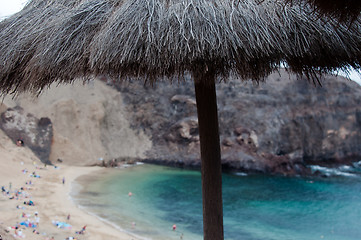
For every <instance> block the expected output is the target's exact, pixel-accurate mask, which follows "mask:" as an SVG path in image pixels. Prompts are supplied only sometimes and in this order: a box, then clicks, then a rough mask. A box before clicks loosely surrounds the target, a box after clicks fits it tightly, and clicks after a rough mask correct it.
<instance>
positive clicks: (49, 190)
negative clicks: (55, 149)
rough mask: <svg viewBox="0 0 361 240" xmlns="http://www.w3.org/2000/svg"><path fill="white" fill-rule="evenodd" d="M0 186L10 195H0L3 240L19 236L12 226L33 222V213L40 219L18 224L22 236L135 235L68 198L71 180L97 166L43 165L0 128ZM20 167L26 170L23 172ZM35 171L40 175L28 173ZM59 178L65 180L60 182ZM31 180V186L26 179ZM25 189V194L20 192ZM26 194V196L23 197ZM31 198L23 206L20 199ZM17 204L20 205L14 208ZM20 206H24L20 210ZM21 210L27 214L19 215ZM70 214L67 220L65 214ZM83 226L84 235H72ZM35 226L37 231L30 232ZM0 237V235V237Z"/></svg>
mask: <svg viewBox="0 0 361 240" xmlns="http://www.w3.org/2000/svg"><path fill="white" fill-rule="evenodd" d="M0 156H1V160H0V187H1V186H4V188H5V189H6V190H7V191H8V190H9V187H10V186H9V184H10V183H11V190H10V194H9V195H7V194H6V193H1V194H0V206H1V208H0V209H1V210H0V212H1V214H0V235H1V237H2V239H4V240H11V239H21V238H20V237H14V234H15V229H13V227H15V225H16V224H17V223H18V224H20V223H21V222H23V221H26V220H27V219H29V220H30V221H35V212H38V216H39V218H40V221H39V226H38V227H36V228H31V227H25V226H20V229H21V231H22V235H25V237H24V239H30V240H32V239H34V240H35V239H36V240H39V239H41V240H42V239H51V237H54V239H56V240H63V239H66V238H68V237H75V238H76V239H84V240H85V239H97V240H101V239H104V240H105V239H106V240H111V239H118V240H119V239H120V240H122V239H124V240H125V239H127V240H128V239H129V240H130V239H134V240H136V239H137V238H136V237H134V236H131V235H128V234H127V233H125V232H121V231H119V230H117V229H115V228H114V227H112V226H111V225H109V224H107V223H105V222H103V221H101V220H100V219H98V218H97V217H95V216H92V215H90V214H88V213H87V212H86V211H84V210H82V209H80V208H78V207H77V206H76V205H75V203H74V202H73V201H72V199H71V198H70V191H71V188H72V182H73V181H74V180H75V179H76V178H78V177H80V176H83V175H90V174H93V173H95V172H96V171H99V170H100V168H98V167H80V166H67V165H62V164H61V163H60V164H59V165H57V167H56V168H55V167H54V166H44V164H42V163H41V162H40V160H39V159H38V158H37V157H36V156H35V155H34V154H33V153H32V152H31V151H30V150H29V149H28V148H26V146H25V147H19V146H16V144H14V143H13V142H12V141H11V140H10V139H9V138H8V137H7V136H6V135H5V134H4V133H3V132H2V131H1V130H0ZM23 170H26V171H27V172H26V173H24V172H23ZM33 172H35V175H39V176H40V178H37V177H32V176H30V175H32V174H33ZM63 178H64V180H65V182H64V184H63ZM29 181H31V182H32V185H29V184H26V182H29ZM21 187H23V188H24V191H22V194H20V195H19V197H18V198H17V199H16V197H15V199H10V197H11V196H13V195H14V194H15V191H16V190H19V189H20V188H21ZM24 192H25V193H24ZM26 193H27V194H28V197H27V198H25V197H24V196H26V195H27V194H26ZM29 200H32V201H33V202H34V203H35V206H28V205H24V201H29ZM17 206H19V207H20V208H17ZM23 207H24V209H22V208H23ZM23 213H25V214H27V215H29V216H27V217H22V214H23ZM69 214H70V219H69V220H68V219H67V216H68V215H69ZM52 221H61V222H66V223H68V224H70V225H71V226H72V227H71V229H62V228H57V227H56V226H55V225H54V224H53V223H52ZM85 225H86V230H85V234H82V235H79V234H76V233H75V232H76V231H80V230H81V229H82V227H83V226H85ZM34 229H36V230H37V231H38V232H39V234H36V233H33V230H34ZM0 239H1V238H0Z"/></svg>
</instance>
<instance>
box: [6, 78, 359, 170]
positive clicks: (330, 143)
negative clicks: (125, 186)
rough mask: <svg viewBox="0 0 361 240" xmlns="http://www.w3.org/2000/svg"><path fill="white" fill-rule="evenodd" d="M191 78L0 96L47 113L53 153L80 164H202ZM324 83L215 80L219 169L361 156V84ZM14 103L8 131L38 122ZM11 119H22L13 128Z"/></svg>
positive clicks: (298, 165)
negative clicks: (15, 97)
mask: <svg viewBox="0 0 361 240" xmlns="http://www.w3.org/2000/svg"><path fill="white" fill-rule="evenodd" d="M188 78H189V77H187V76H185V79H184V81H180V82H179V83H173V84H170V83H169V81H158V82H157V83H155V84H154V86H149V85H147V84H144V83H143V82H141V81H138V80H135V81H132V80H129V81H125V82H123V83H122V84H114V85H113V86H110V85H112V84H111V81H107V84H106V83H105V81H99V80H96V81H94V82H90V83H89V84H87V85H86V86H82V84H74V85H68V86H60V87H55V86H54V87H51V88H50V89H49V90H47V91H46V92H44V94H43V95H41V96H40V97H39V98H38V99H36V100H35V102H34V103H30V101H29V99H28V98H26V97H19V99H18V100H17V102H16V103H7V102H6V101H5V102H6V104H7V106H10V107H11V106H16V105H19V106H22V107H23V108H24V109H25V110H26V112H30V113H33V114H34V116H36V117H37V118H41V117H43V116H45V117H47V118H49V119H50V120H51V122H52V126H53V129H54V134H53V135H54V137H53V139H52V145H51V153H50V160H51V161H54V160H56V159H58V158H61V159H63V160H64V162H65V163H68V164H75V165H84V164H93V163H94V162H95V161H98V159H101V158H104V160H105V161H108V160H111V159H113V158H114V159H118V160H122V159H123V160H124V159H128V158H129V159H133V160H134V159H142V160H144V161H147V162H153V163H160V164H167V165H173V166H183V167H199V166H200V153H199V152H200V151H199V135H198V121H197V109H196V102H195V97H194V85H193V82H192V80H191V79H188ZM321 83H322V87H321V86H319V85H317V84H316V85H315V84H312V83H310V82H308V81H307V80H306V79H299V80H296V77H295V76H293V75H289V74H288V73H287V72H285V71H280V74H278V73H275V74H272V75H271V76H269V77H268V78H267V79H266V81H265V82H261V83H259V84H254V83H252V82H242V81H239V80H237V81H236V80H232V79H231V80H227V82H221V83H219V84H217V95H218V110H219V125H220V140H221V151H222V163H223V167H224V169H231V170H240V171H248V172H264V173H272V174H285V175H295V174H310V170H309V168H307V165H309V164H320V165H323V164H331V165H332V164H345V163H350V162H351V161H359V160H361V87H360V86H359V85H358V84H357V83H355V82H351V81H348V80H346V79H344V78H336V77H332V76H326V77H324V78H323V79H321ZM114 88H115V89H114ZM117 90H118V91H117ZM11 104H13V105H11ZM20 112H21V111H20V110H14V109H12V110H10V111H8V112H7V113H4V114H3V117H2V121H3V123H2V129H4V130H5V129H8V126H10V125H11V124H12V125H13V127H12V129H13V130H11V131H8V130H5V131H7V132H9V134H10V135H13V136H14V138H13V139H14V140H16V139H17V138H19V135H18V133H19V132H25V130H24V129H27V128H29V129H30V126H32V129H39V124H38V122H39V121H38V120H32V118H30V117H26V114H25V115H24V114H22V115H21V114H20ZM18 115H19V116H20V115H21V118H20V119H21V121H20V120H16V119H18ZM28 116H31V115H28ZM23 121H24V122H23ZM15 122H16V124H15ZM45 123H50V121H44V124H45ZM25 125H26V126H28V127H25ZM40 125H41V124H40ZM17 126H24V127H22V130H16V131H17V132H15V129H16V128H17ZM49 126H51V124H50V125H49V124H48V125H47V124H45V125H44V127H45V128H46V127H49ZM46 129H47V128H46ZM12 131H14V132H12ZM26 131H27V130H26ZM32 131H33V130H32ZM34 131H35V130H34ZM37 131H38V132H39V130H37ZM49 131H50V130H49ZM40 132H42V130H41V131H40ZM40 132H39V134H40ZM31 134H32V136H34V137H31V139H41V138H39V137H35V136H38V135H36V134H35V133H31ZM49 134H50V132H49ZM41 136H42V135H41ZM46 136H47V137H50V135H46ZM44 137H45V135H44ZM24 141H25V144H27V143H28V142H31V141H30V139H29V140H26V139H24ZM41 141H42V140H41ZM44 141H45V140H44ZM46 142H49V143H50V142H51V141H50V140H47V141H46ZM98 163H99V162H98Z"/></svg>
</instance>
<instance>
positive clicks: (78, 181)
mask: <svg viewBox="0 0 361 240" xmlns="http://www.w3.org/2000/svg"><path fill="white" fill-rule="evenodd" d="M86 168H94V167H93V166H91V167H86ZM96 168H97V169H96V171H94V172H90V173H86V174H82V175H79V176H77V177H76V178H75V179H74V180H73V182H72V184H71V189H70V192H69V198H70V199H71V201H72V202H73V204H74V205H75V206H77V208H79V209H80V210H82V211H84V212H85V213H86V214H88V215H90V216H92V217H94V218H97V219H98V220H99V221H101V222H103V223H105V224H106V225H109V226H111V227H113V228H114V229H117V230H118V231H119V232H122V233H124V234H127V235H129V236H131V237H133V238H134V240H135V239H137V240H151V239H152V238H147V237H144V236H139V235H137V234H135V233H132V232H129V231H127V230H125V229H123V228H122V227H121V226H119V225H117V224H116V223H114V222H111V221H110V220H108V219H106V218H103V217H101V216H99V215H97V213H95V212H92V210H91V208H88V207H86V206H83V205H81V204H80V203H78V202H77V200H76V199H75V198H74V197H75V196H76V195H78V196H79V195H81V193H80V192H81V190H82V188H83V187H84V186H83V183H82V180H81V178H87V177H89V176H91V173H94V174H102V173H101V172H103V173H106V172H107V171H109V170H110V169H106V168H103V167H96ZM121 170H122V169H121ZM74 188H78V189H74ZM72 195H73V196H72ZM74 195H75V196H74Z"/></svg>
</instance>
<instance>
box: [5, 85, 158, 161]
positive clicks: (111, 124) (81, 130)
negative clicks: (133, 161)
mask: <svg viewBox="0 0 361 240" xmlns="http://www.w3.org/2000/svg"><path fill="white" fill-rule="evenodd" d="M3 102H4V105H5V106H6V107H14V106H16V105H19V106H21V107H22V108H24V109H25V111H26V112H29V113H32V114H34V115H35V116H36V117H37V118H41V117H49V118H50V119H51V121H52V123H53V128H54V137H53V144H52V152H51V155H50V160H51V161H52V162H54V161H56V160H57V159H58V158H60V159H62V160H64V163H65V164H68V165H78V166H79V165H86V164H91V163H94V162H96V161H97V160H98V159H99V158H104V159H111V158H117V157H143V156H144V152H145V151H147V150H148V149H150V148H151V141H150V139H149V137H148V136H146V135H145V134H144V133H143V132H142V131H137V132H135V131H134V130H132V129H130V128H129V122H128V120H127V116H126V115H127V112H126V111H125V109H124V105H123V102H122V96H121V94H120V93H119V92H118V91H116V90H115V89H113V88H111V87H109V86H107V85H106V84H105V83H104V82H102V81H100V80H92V81H90V82H88V83H82V82H81V81H75V82H74V83H73V84H68V85H59V86H58V85H56V84H53V85H51V86H50V88H49V89H46V90H44V92H43V93H42V94H41V95H40V96H39V97H38V98H35V97H33V96H31V95H29V94H21V95H19V96H18V97H17V98H16V99H12V98H11V97H6V98H5V99H4V101H3ZM5 106H0V112H1V110H4V109H6V107H5Z"/></svg>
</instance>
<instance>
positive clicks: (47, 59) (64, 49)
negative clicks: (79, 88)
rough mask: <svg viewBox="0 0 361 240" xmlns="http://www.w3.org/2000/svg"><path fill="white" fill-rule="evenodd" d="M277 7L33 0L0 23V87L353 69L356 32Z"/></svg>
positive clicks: (360, 42) (177, 0)
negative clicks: (282, 68)
mask: <svg viewBox="0 0 361 240" xmlns="http://www.w3.org/2000/svg"><path fill="white" fill-rule="evenodd" d="M311 11H312V10H308V9H307V8H300V7H299V6H297V5H292V6H288V5H286V6H284V5H283V4H281V3H279V1H277V0H265V1H262V3H259V2H258V1H255V0H246V1H239V0H227V1H224V0H213V1H210V0H197V1H192V0H124V1H115V0H93V1H80V0H77V1H65V0H48V1H46V0H36V1H35V0H34V1H31V2H30V3H29V4H28V5H27V6H26V7H25V8H24V10H23V11H21V12H20V13H18V14H16V15H14V16H12V17H10V18H9V19H6V20H4V21H3V22H1V23H0V63H1V65H0V89H1V90H2V91H3V92H4V93H7V92H9V91H13V90H15V91H22V90H25V89H26V90H39V89H42V88H43V87H44V86H46V85H48V84H50V83H51V82H53V81H66V82H68V81H71V80H73V79H74V78H77V77H83V76H91V75H98V74H109V75H111V76H113V77H116V78H122V77H124V76H136V77H142V78H146V79H150V80H154V79H156V78H158V77H164V76H166V77H169V78H172V77H173V76H178V75H179V74H180V75H181V74H183V73H184V72H187V71H189V72H194V71H206V70H207V69H209V68H212V70H213V71H215V72H216V73H217V74H218V75H221V76H228V74H229V73H235V74H237V75H238V76H240V77H241V78H243V79H249V78H251V79H256V80H258V79H262V78H264V77H265V76H267V75H268V74H269V73H270V72H272V71H274V70H275V69H276V68H277V67H278V66H279V65H280V63H283V62H285V63H286V64H287V65H288V66H289V69H290V70H291V71H294V72H296V73H300V74H303V73H306V74H313V73H314V72H315V71H321V72H331V71H334V70H336V69H337V68H344V69H345V68H347V67H348V66H352V67H354V68H356V69H359V68H360V59H361V58H360V56H361V54H360V53H361V51H360V50H361V29H360V25H359V22H358V21H357V24H353V25H352V26H351V27H350V28H349V26H346V25H345V26H344V25H338V27H337V28H335V27H334V24H336V23H335V22H333V21H330V20H327V21H323V19H319V18H317V19H316V18H314V17H312V14H310V12H311Z"/></svg>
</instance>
